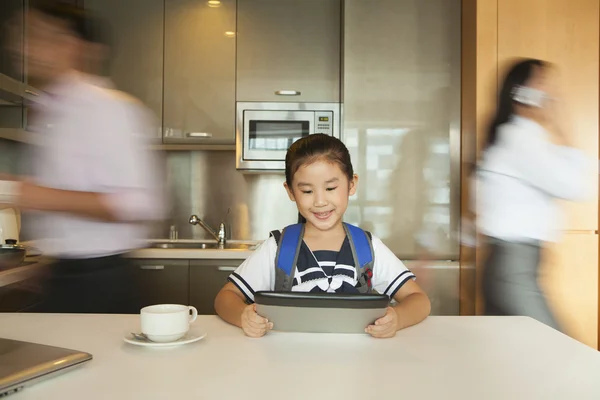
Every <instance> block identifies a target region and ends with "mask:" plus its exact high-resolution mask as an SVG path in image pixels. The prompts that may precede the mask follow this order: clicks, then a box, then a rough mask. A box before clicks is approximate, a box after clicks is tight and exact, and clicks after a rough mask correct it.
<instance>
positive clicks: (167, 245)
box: [147, 242, 257, 250]
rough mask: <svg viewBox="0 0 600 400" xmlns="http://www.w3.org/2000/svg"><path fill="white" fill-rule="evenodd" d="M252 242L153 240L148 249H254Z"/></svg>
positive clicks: (255, 245)
mask: <svg viewBox="0 0 600 400" xmlns="http://www.w3.org/2000/svg"><path fill="white" fill-rule="evenodd" d="M256 247H257V244H254V243H225V245H223V246H221V245H219V244H218V243H217V242H210V243H206V242H154V243H149V244H148V246H147V248H150V249H192V250H194V249H196V250H254V249H256Z"/></svg>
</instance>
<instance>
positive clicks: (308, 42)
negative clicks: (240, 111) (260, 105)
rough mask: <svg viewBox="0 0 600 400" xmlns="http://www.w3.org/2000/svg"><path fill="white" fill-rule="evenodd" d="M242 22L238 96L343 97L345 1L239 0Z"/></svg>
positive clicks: (249, 98) (301, 99)
mask: <svg viewBox="0 0 600 400" xmlns="http://www.w3.org/2000/svg"><path fill="white" fill-rule="evenodd" d="M237 21H238V26H237V33H238V36H237V101H261V102H263V101H278V102H281V101H291V102H338V101H339V100H340V64H341V60H340V57H341V52H340V42H341V1H340V0H302V1H298V0H238V18H237Z"/></svg>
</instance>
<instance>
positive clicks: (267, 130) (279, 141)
mask: <svg viewBox="0 0 600 400" xmlns="http://www.w3.org/2000/svg"><path fill="white" fill-rule="evenodd" d="M249 123H250V132H248V133H249V135H248V139H249V143H248V145H249V146H248V147H249V148H250V149H251V150H274V151H281V150H287V149H288V148H289V147H290V146H291V145H292V143H294V142H295V141H296V140H299V139H301V138H303V137H304V136H308V135H309V125H310V124H309V122H308V121H265V120H260V121H253V120H251V121H249Z"/></svg>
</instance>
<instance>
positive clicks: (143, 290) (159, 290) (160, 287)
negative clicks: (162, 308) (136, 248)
mask: <svg viewBox="0 0 600 400" xmlns="http://www.w3.org/2000/svg"><path fill="white" fill-rule="evenodd" d="M130 268H134V269H135V276H136V290H137V291H138V293H139V296H138V300H137V301H138V304H137V305H136V307H138V308H142V307H146V306H149V305H152V304H188V299H189V293H188V286H189V261H188V260H158V259H157V260H155V259H136V260H133V265H132V266H131V267H130Z"/></svg>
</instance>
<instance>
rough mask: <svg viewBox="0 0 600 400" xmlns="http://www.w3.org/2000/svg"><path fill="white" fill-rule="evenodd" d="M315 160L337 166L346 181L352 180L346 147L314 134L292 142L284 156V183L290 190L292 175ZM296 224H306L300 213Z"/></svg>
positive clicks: (352, 173)
mask: <svg viewBox="0 0 600 400" xmlns="http://www.w3.org/2000/svg"><path fill="white" fill-rule="evenodd" d="M317 160H324V161H328V162H330V163H334V164H337V165H338V166H339V167H340V169H341V170H342V172H343V173H344V175H346V177H347V178H348V181H352V179H353V178H354V169H353V168H352V161H351V160H350V152H349V151H348V148H347V147H346V145H344V143H343V142H342V141H341V140H339V139H337V138H335V137H333V136H329V135H325V134H323V133H316V134H313V135H308V136H306V137H304V138H302V139H300V140H298V141H296V142H294V144H292V145H291V146H290V148H289V149H288V151H287V154H286V155H285V182H286V183H287V185H288V187H289V188H290V190H291V188H292V181H293V178H294V174H295V173H296V172H297V171H298V169H300V167H302V166H303V165H308V164H312V163H313V162H315V161H317ZM298 222H306V220H305V219H304V217H302V216H301V215H300V213H298Z"/></svg>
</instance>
